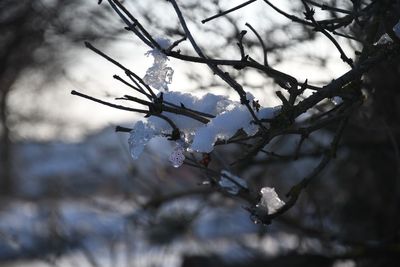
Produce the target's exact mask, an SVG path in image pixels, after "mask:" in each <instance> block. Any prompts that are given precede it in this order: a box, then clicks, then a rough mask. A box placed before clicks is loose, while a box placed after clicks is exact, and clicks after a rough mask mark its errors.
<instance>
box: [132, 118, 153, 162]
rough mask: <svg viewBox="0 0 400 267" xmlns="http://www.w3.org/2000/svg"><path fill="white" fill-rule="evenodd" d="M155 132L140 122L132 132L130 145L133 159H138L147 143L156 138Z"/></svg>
mask: <svg viewBox="0 0 400 267" xmlns="http://www.w3.org/2000/svg"><path fill="white" fill-rule="evenodd" d="M155 136H156V134H155V132H154V130H153V129H152V128H151V127H149V126H148V125H147V124H144V123H143V122H142V121H138V122H137V123H136V124H135V126H134V127H133V129H132V131H131V132H130V135H129V139H128V144H129V151H130V154H131V156H132V158H133V159H138V158H139V156H140V154H142V152H143V149H144V147H145V146H146V145H147V143H148V142H149V141H150V140H151V139H152V138H153V137H155Z"/></svg>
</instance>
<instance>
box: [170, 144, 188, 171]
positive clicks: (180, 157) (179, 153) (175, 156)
mask: <svg viewBox="0 0 400 267" xmlns="http://www.w3.org/2000/svg"><path fill="white" fill-rule="evenodd" d="M184 152H185V149H184V147H183V146H182V145H181V144H180V143H177V144H176V146H175V148H174V150H173V151H172V153H171V154H170V156H169V161H170V162H171V163H172V166H174V167H175V168H179V167H180V166H182V164H183V161H184V160H185V155H184V154H183V153H184Z"/></svg>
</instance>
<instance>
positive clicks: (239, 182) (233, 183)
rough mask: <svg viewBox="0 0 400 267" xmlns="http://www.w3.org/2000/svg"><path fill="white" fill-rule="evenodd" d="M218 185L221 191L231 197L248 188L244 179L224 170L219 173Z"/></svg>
mask: <svg viewBox="0 0 400 267" xmlns="http://www.w3.org/2000/svg"><path fill="white" fill-rule="evenodd" d="M218 184H219V186H221V188H222V189H224V190H225V191H226V192H228V193H229V194H232V195H237V194H238V193H239V191H240V189H243V188H244V189H247V188H248V187H247V183H246V181H245V180H244V179H242V178H240V177H239V176H235V175H233V174H232V173H230V172H228V171H226V170H222V171H221V177H220V180H219V182H218Z"/></svg>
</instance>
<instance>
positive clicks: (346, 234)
mask: <svg viewBox="0 0 400 267" xmlns="http://www.w3.org/2000/svg"><path fill="white" fill-rule="evenodd" d="M97 2H98V1H96V0H91V1H83V0H69V1H62V0H35V1H32V0H20V1H14V0H1V1H0V191H1V199H0V265H1V266H274V267H277V266H278V267H279V266H336V267H337V266H346V267H350V266H351V267H353V266H396V263H397V262H399V247H400V245H399V244H400V240H399V237H400V232H399V229H400V228H399V226H400V218H399V216H400V210H399V197H400V184H399V175H400V173H399V171H400V153H399V143H398V142H399V140H400V135H399V134H400V132H399V131H400V125H399V121H400V93H399V79H398V77H399V74H400V60H399V59H400V58H399V56H395V57H393V58H391V59H389V60H387V61H385V62H383V63H382V64H380V65H379V66H376V68H374V69H373V70H372V71H370V72H369V73H368V74H367V75H365V77H364V84H363V85H362V86H363V89H362V90H363V94H364V96H365V101H364V104H363V106H362V107H361V108H360V109H359V110H358V111H357V112H356V114H355V115H354V116H353V117H352V120H351V122H350V124H349V126H348V128H347V129H346V131H345V135H344V138H343V141H342V143H341V145H340V149H339V152H338V157H337V159H336V160H335V161H334V162H333V163H331V164H330V165H329V167H328V168H327V169H326V170H325V171H324V172H323V174H322V175H320V177H319V178H318V179H317V180H314V181H313V183H312V184H311V185H310V186H309V187H308V188H307V190H306V192H305V194H303V195H302V197H301V199H300V201H299V203H298V204H297V206H296V207H295V208H294V209H293V210H291V211H290V212H288V213H287V214H285V215H284V216H282V217H280V218H278V219H277V220H275V221H274V222H273V223H272V224H271V225H269V226H262V225H259V224H255V223H254V222H253V221H252V218H250V216H249V213H248V212H247V211H246V210H245V204H244V203H241V202H240V201H239V200H235V199H232V198H231V197H227V196H226V195H224V194H222V193H220V192H215V191H211V190H210V189H209V188H208V187H205V186H202V182H203V181H204V180H205V178H204V177H203V175H202V173H200V172H198V171H196V170H194V169H192V168H190V167H188V166H182V167H181V168H179V169H175V168H173V167H172V166H171V164H170V163H169V161H168V155H169V152H170V151H171V144H169V142H167V141H166V140H164V139H161V138H156V139H153V140H152V141H151V143H150V144H149V145H148V146H147V148H146V151H145V153H144V154H143V155H142V156H141V157H140V158H139V159H138V160H136V161H134V160H133V159H131V157H130V155H129V151H128V144H127V138H128V136H127V135H126V134H124V133H116V132H115V130H114V129H115V126H116V125H122V126H125V127H132V125H133V124H134V123H135V122H136V121H138V120H139V119H141V117H140V116H139V115H138V114H135V113H130V112H126V111H119V110H116V109H112V108H109V107H105V106H101V105H99V104H96V103H92V102H89V101H87V100H83V99H80V98H77V97H75V96H72V95H71V94H70V91H71V90H73V89H74V90H79V91H81V92H84V93H86V94H89V95H92V96H95V97H98V98H101V99H105V100H107V101H110V102H115V98H116V97H119V96H122V95H124V94H132V95H134V92H132V91H131V89H130V88H129V87H126V86H125V85H123V84H122V83H118V81H116V80H114V79H113V75H114V74H117V75H121V76H123V72H122V71H121V70H119V69H118V68H116V67H115V66H113V65H112V64H110V63H109V62H107V61H105V60H104V59H103V58H101V57H99V56H98V55H96V54H94V53H93V52H91V51H90V50H88V49H85V47H84V44H83V42H84V41H90V42H91V43H92V44H94V45H95V46H96V47H98V48H99V49H100V50H101V51H103V52H105V53H107V54H108V55H110V56H111V57H113V58H114V59H116V60H118V61H119V62H121V63H122V64H124V65H125V66H127V67H128V68H130V69H131V70H132V71H134V72H135V73H137V74H138V75H139V76H141V77H143V76H144V74H145V73H146V69H147V68H149V67H150V66H151V64H152V59H151V58H149V57H147V56H146V55H145V54H146V52H147V51H148V49H147V48H146V47H145V46H143V44H141V43H140V41H139V40H138V39H137V38H135V36H134V35H133V34H132V33H130V32H127V31H125V30H124V28H123V27H124V25H123V23H122V21H120V19H119V18H118V16H117V15H116V14H115V13H114V12H113V11H112V9H111V8H110V7H109V6H108V5H107V3H103V4H101V5H97ZM123 2H124V5H125V6H126V7H127V8H128V9H129V10H130V11H131V12H132V14H133V15H134V16H136V18H137V19H138V20H139V21H141V23H142V24H143V25H144V26H145V27H146V28H147V29H148V31H149V32H151V33H152V34H153V35H154V36H157V37H160V38H169V39H170V40H177V39H179V38H180V37H181V36H182V35H183V32H182V29H181V28H180V26H179V23H178V20H177V18H176V15H175V13H174V11H173V9H172V7H171V5H170V4H169V3H168V2H167V1H161V0H154V1H133V0H132V1H131V0H125V1H123ZM272 2H273V3H274V4H276V5H277V7H279V8H281V9H283V10H285V11H287V12H288V13H290V14H295V15H297V16H299V17H302V16H303V15H302V12H303V10H302V3H301V1H296V2H293V1H272ZM322 2H323V3H325V4H328V5H330V6H337V7H340V8H342V9H347V10H350V9H351V8H352V4H353V3H352V2H354V1H346V0H343V1H341V0H329V1H328V0H327V1H322ZM356 2H357V1H356ZM359 2H360V1H359ZM361 2H362V1H361ZM365 2H366V3H361V6H364V5H366V4H368V3H369V1H365ZM383 2H384V3H383ZM240 3H242V1H228V0H226V1H222V0H221V1H218V0H211V1H200V0H182V1H179V4H180V6H181V8H182V11H183V13H184V15H185V16H186V18H187V20H188V22H189V27H191V29H192V30H193V33H194V34H195V36H196V39H197V40H198V41H199V43H200V44H201V46H202V47H203V48H204V49H205V50H206V52H207V54H208V55H210V56H212V57H216V58H234V59H238V58H239V57H240V53H239V51H238V48H237V45H236V43H237V38H238V36H239V35H240V32H241V31H242V30H247V31H248V33H247V34H246V37H245V38H244V41H243V43H244V45H245V47H246V51H247V53H249V54H250V55H251V56H252V57H253V58H256V59H260V60H262V57H263V50H262V48H261V47H260V44H259V41H258V39H257V36H255V35H254V34H253V33H252V32H251V31H249V29H248V28H247V27H246V26H245V23H249V24H250V25H252V26H253V27H254V28H255V29H256V30H257V32H258V33H259V34H260V36H261V37H262V39H263V40H264V42H265V45H266V51H267V52H268V63H269V64H270V65H271V66H273V67H275V68H277V69H279V70H281V71H284V72H287V73H289V74H290V75H293V76H294V77H296V78H297V79H298V80H299V81H305V80H306V79H308V81H309V82H310V84H316V85H324V84H326V83H328V82H329V81H331V80H332V79H334V78H337V77H339V76H340V75H342V74H343V73H345V72H346V71H347V70H349V67H348V66H347V65H346V64H345V63H344V62H342V61H341V59H340V57H339V56H340V55H339V54H338V53H337V52H336V50H335V49H334V47H333V45H332V44H331V43H330V42H328V41H327V40H325V38H324V37H323V36H321V35H320V34H318V33H316V32H314V31H312V30H310V29H309V28H305V27H303V26H301V25H298V24H294V23H292V22H291V21H290V20H288V19H286V18H284V17H283V16H280V15H278V14H277V13H276V11H274V10H273V9H272V8H271V7H270V6H268V5H267V4H266V3H265V2H263V1H256V2H254V3H252V4H251V5H249V6H246V7H245V8H243V9H240V10H239V11H236V12H233V13H231V14H229V15H227V16H224V17H221V18H218V19H215V20H212V21H210V22H208V23H205V24H202V23H201V20H203V19H205V18H207V17H210V16H212V15H214V14H217V13H218V12H220V11H221V10H226V9H229V8H231V7H233V6H236V5H238V4H240ZM374 8H376V9H378V10H382V14H384V15H382V16H384V20H385V21H386V22H387V23H388V24H390V25H394V24H396V23H397V21H398V19H399V18H400V16H399V14H400V3H399V1H397V0H392V1H382V3H378V4H376V5H375V6H374ZM383 11H385V12H383ZM315 16H316V17H317V18H318V19H324V18H331V17H333V18H337V17H341V16H343V14H342V13H340V12H339V13H338V12H334V11H323V10H321V9H317V13H316V15H315ZM381 24H382V23H381ZM381 24H379V23H378V25H373V26H374V27H378V32H379V33H380V34H379V35H377V36H375V37H374V40H373V41H377V40H378V39H379V37H380V36H381V35H382V34H383V33H384V32H385V27H384V25H383V24H382V25H381ZM371 27H372V26H371V25H370V24H369V22H368V21H366V22H363V23H359V24H356V25H354V26H351V27H347V28H346V30H347V31H348V32H349V33H351V34H352V35H354V36H356V37H357V38H363V37H364V36H365V35H366V34H367V33H368V32H369V31H370V28H371ZM336 39H337V40H338V42H339V43H340V44H341V45H342V47H343V48H344V50H345V51H346V53H347V55H348V56H350V57H354V56H355V51H357V50H358V49H361V46H360V44H359V43H358V42H356V41H354V40H349V39H346V38H341V37H340V36H336ZM180 49H181V50H182V51H183V52H184V53H186V54H193V51H192V50H190V46H189V44H188V43H186V42H184V43H183V44H182V45H180ZM168 65H169V66H171V67H172V68H173V69H174V77H173V82H172V84H171V86H170V90H173V91H185V92H191V93H193V94H197V95H201V94H205V93H206V92H212V93H214V94H223V95H228V96H230V97H231V98H232V99H233V100H239V99H238V97H237V95H235V94H233V93H232V92H231V91H230V90H229V88H227V87H226V85H225V84H224V83H223V82H222V81H221V80H219V79H218V78H216V77H214V75H213V74H212V72H211V71H209V70H208V69H207V68H206V67H205V66H203V65H195V64H191V63H186V62H181V61H177V60H173V59H171V60H170V61H169V62H168ZM229 72H230V74H231V75H232V76H233V77H234V78H235V79H237V80H238V81H239V82H240V83H241V84H242V85H243V86H244V88H245V89H246V90H247V91H250V92H252V93H253V94H254V95H255V97H256V99H258V100H259V101H260V104H261V106H264V107H270V106H276V105H279V104H280V101H279V99H278V98H277V97H276V96H275V92H276V91H277V90H279V89H280V88H279V86H278V85H276V84H275V83H274V81H273V80H271V79H269V78H266V77H265V76H263V75H262V74H261V73H259V72H256V71H254V70H247V69H244V70H240V71H239V70H232V69H229ZM306 93H310V92H306ZM334 106H335V101H331V100H327V101H325V102H323V103H321V105H320V106H319V108H320V110H327V109H330V108H333V107H334ZM308 115H312V114H308ZM333 131H334V128H332V129H330V128H327V129H323V130H320V131H318V132H316V133H314V134H312V135H311V136H310V137H309V138H308V139H307V140H306V141H304V144H303V146H302V149H301V151H300V152H299V155H300V157H299V159H295V158H294V157H293V156H291V155H292V152H293V150H294V148H295V147H297V145H298V143H299V142H300V140H299V139H298V136H290V135H289V136H284V137H281V138H277V139H275V140H274V141H273V142H272V143H271V144H269V145H268V146H267V147H266V150H268V151H273V152H274V153H276V154H279V155H283V156H282V157H276V156H274V154H271V153H270V154H265V155H260V156H258V157H256V158H254V159H253V160H252V161H251V162H249V163H248V164H246V165H241V166H240V167H235V166H233V167H230V171H232V173H235V174H237V175H239V176H241V177H243V178H245V179H246V180H247V181H248V183H249V184H252V185H254V186H257V187H260V186H270V187H275V189H276V190H277V192H278V193H279V195H282V196H283V195H284V194H285V193H286V192H287V191H288V190H289V189H290V188H291V186H292V185H293V184H295V183H296V182H298V181H300V180H301V179H302V178H303V177H304V176H305V175H306V174H308V173H309V171H310V170H312V169H313V167H315V165H316V164H317V163H318V161H319V159H320V157H321V155H322V154H323V152H324V151H325V150H326V148H327V146H328V145H329V143H330V139H331V137H332V136H333ZM242 149H243V148H242V147H240V146H235V145H233V146H227V147H223V148H218V149H217V150H216V151H215V153H214V154H213V157H214V158H213V161H212V163H211V164H212V167H215V168H216V169H221V168H225V167H226V166H225V164H226V162H228V163H229V162H232V161H233V160H234V159H236V158H237V156H238V155H240V154H242V153H243V150H242Z"/></svg>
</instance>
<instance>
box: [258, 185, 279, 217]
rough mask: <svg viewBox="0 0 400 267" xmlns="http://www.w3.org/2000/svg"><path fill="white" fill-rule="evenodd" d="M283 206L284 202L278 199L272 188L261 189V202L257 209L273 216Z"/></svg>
mask: <svg viewBox="0 0 400 267" xmlns="http://www.w3.org/2000/svg"><path fill="white" fill-rule="evenodd" d="M283 205H285V202H284V201H282V200H281V199H280V198H279V196H278V194H277V193H276V192H275V189H274V188H272V187H263V188H261V200H260V202H259V203H258V204H257V208H259V209H263V210H265V211H266V212H267V214H273V213H275V212H277V211H278V210H279V209H280V208H281V207H282V206H283Z"/></svg>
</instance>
